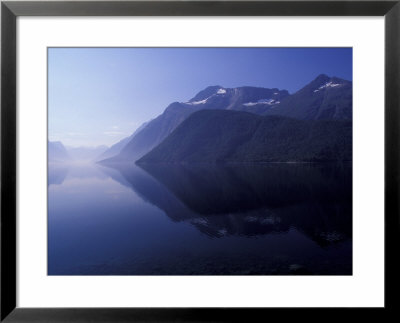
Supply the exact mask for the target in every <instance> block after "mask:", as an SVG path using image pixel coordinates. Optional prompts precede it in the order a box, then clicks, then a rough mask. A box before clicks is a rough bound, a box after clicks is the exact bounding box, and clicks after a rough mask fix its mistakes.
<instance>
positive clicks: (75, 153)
mask: <svg viewBox="0 0 400 323" xmlns="http://www.w3.org/2000/svg"><path fill="white" fill-rule="evenodd" d="M107 149H108V147H107V146H105V145H102V146H97V147H67V151H68V153H69V155H70V156H71V158H72V159H73V160H75V161H85V162H88V161H95V159H96V157H97V156H99V155H100V154H102V153H104V152H105V151H106V150H107Z"/></svg>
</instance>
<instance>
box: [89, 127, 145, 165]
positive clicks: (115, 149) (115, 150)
mask: <svg viewBox="0 0 400 323" xmlns="http://www.w3.org/2000/svg"><path fill="white" fill-rule="evenodd" d="M147 124H148V122H145V123H143V124H142V125H141V126H140V127H139V128H137V129H136V130H135V132H134V133H133V134H131V135H130V136H129V137H126V138H124V139H122V140H120V141H118V142H117V143H116V144H114V145H112V146H111V147H110V148H108V149H107V150H106V151H105V152H103V153H102V154H100V155H99V156H97V157H96V161H100V160H104V159H107V158H111V157H114V156H116V155H118V154H119V153H120V152H121V150H122V149H123V148H124V147H125V146H126V145H127V143H128V142H129V141H131V139H132V138H133V137H134V136H136V135H137V134H138V133H139V132H140V131H141V130H142V129H144V128H145V127H146V125H147Z"/></svg>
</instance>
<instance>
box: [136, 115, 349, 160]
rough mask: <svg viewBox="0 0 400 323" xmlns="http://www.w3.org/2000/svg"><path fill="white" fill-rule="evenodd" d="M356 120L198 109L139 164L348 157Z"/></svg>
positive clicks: (340, 158)
mask: <svg viewBox="0 0 400 323" xmlns="http://www.w3.org/2000/svg"><path fill="white" fill-rule="evenodd" d="M351 159H352V121H343V120H341V121H338V120H336V121H331V120H326V121H322V120H321V121H317V120H298V119H292V118H286V117H280V116H259V115H256V114H253V113H248V112H242V111H221V110H204V111H198V112H196V113H193V114H192V115H191V116H190V117H189V118H187V120H185V121H184V122H182V124H180V125H179V126H178V127H177V128H176V129H175V131H173V132H172V133H171V135H169V136H168V138H166V139H165V140H164V141H163V142H162V143H161V144H160V145H158V146H157V147H156V148H154V149H153V150H152V151H151V152H149V153H148V154H146V155H145V156H143V157H142V158H140V159H139V160H138V161H137V163H138V164H143V163H218V162H280V161H283V162H288V161H294V162H295V161H296V162H298V161H338V160H339V161H346V160H351Z"/></svg>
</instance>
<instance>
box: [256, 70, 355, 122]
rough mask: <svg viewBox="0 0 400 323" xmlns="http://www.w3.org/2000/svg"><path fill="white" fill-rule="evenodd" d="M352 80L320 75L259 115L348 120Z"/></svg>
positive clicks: (351, 99) (350, 109)
mask: <svg viewBox="0 0 400 323" xmlns="http://www.w3.org/2000/svg"><path fill="white" fill-rule="evenodd" d="M352 88H353V86H352V82H350V81H346V80H342V79H340V78H337V77H329V76H327V75H324V74H321V75H319V76H318V77H317V78H316V79H315V80H314V81H312V82H311V83H309V84H308V85H306V86H305V87H303V88H302V89H301V90H299V91H297V92H296V93H294V94H292V95H290V96H288V97H286V98H284V99H283V100H281V102H280V104H279V106H275V107H273V108H272V109H269V110H267V111H265V112H263V113H261V114H263V115H280V116H285V117H290V118H296V119H303V120H351V119H352V111H353V109H352V101H353V94H352Z"/></svg>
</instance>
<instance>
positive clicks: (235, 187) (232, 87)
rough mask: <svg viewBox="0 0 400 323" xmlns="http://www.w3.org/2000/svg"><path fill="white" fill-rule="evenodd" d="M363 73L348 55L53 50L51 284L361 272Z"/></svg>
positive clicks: (271, 50) (343, 51)
mask: <svg viewBox="0 0 400 323" xmlns="http://www.w3.org/2000/svg"><path fill="white" fill-rule="evenodd" d="M216 32H218V31H216ZM221 37H222V36H221ZM352 79H353V49H352V48H351V47H48V48H47V194H48V195H47V274H48V275H51V276H69V275H70V276H79V275H81V276H110V275H113V276H119V275H142V276H143V275H148V276H157V275H158V276H163V275H176V276H186V275H207V276H211V275H219V276H223V275H228V276H229V275H232V276H240V275H253V276H254V275H273V276H280V275H282V276H291V275H293V276H294V275H296V276H301V275H315V276H317V275H352V274H353V83H352ZM43 144H45V141H44V140H43ZM44 185H45V182H44Z"/></svg>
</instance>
